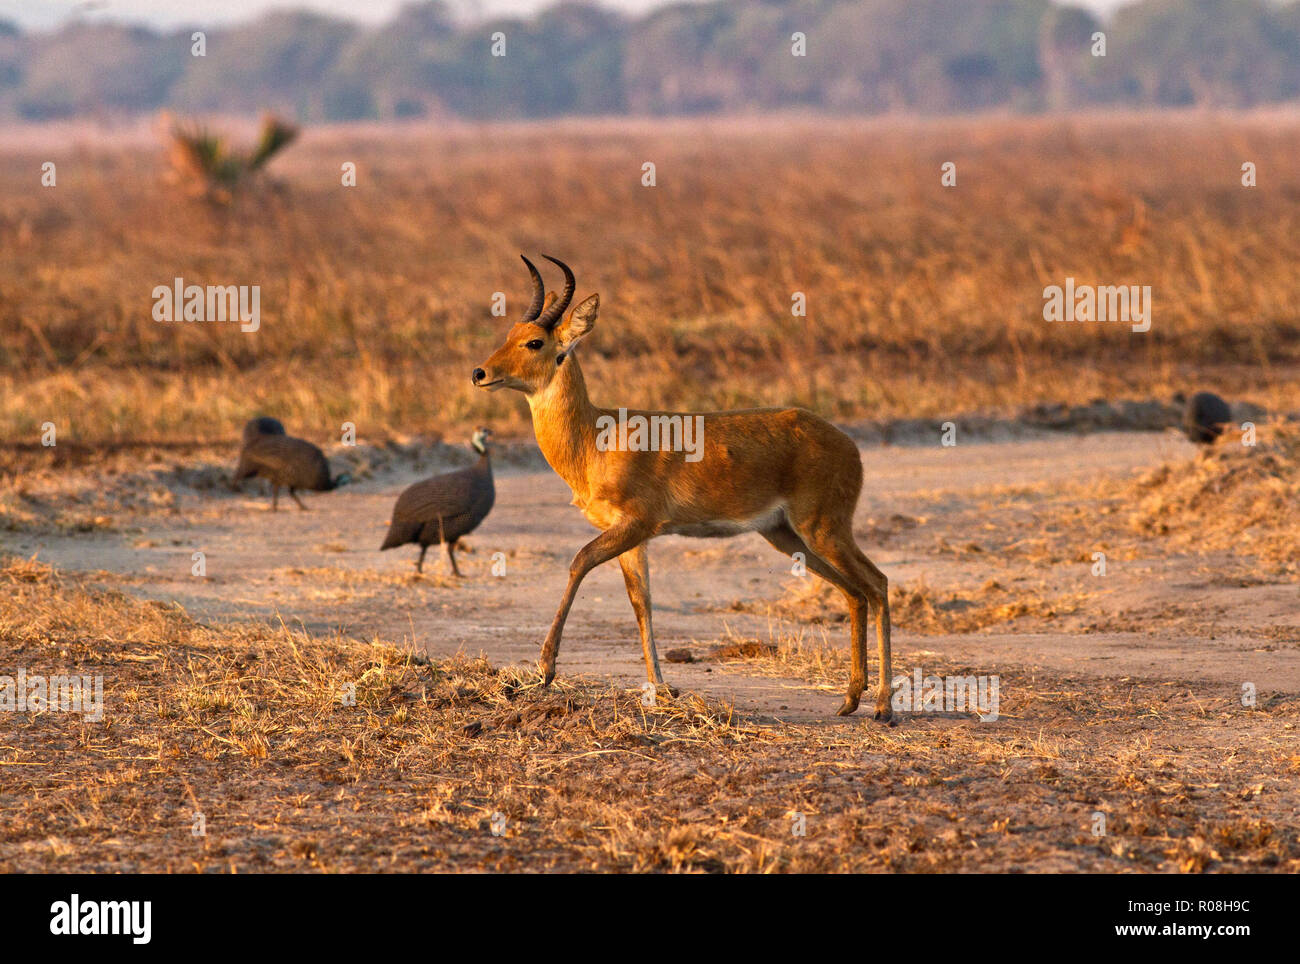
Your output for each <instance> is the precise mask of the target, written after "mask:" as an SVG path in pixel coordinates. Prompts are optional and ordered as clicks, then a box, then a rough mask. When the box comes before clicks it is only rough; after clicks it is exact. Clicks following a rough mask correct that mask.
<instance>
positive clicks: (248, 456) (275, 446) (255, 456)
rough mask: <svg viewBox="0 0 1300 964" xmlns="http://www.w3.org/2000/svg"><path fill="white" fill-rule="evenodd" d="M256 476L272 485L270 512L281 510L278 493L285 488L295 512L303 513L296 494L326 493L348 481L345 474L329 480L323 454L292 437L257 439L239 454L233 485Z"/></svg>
mask: <svg viewBox="0 0 1300 964" xmlns="http://www.w3.org/2000/svg"><path fill="white" fill-rule="evenodd" d="M254 476H259V477H261V478H263V479H266V480H267V481H268V482H270V483H271V509H272V511H274V510H276V509H278V508H279V507H280V489H281V488H287V489H288V490H289V495H290V496H291V497H292V498H293V501H294V502H297V503H298V508H300V509H306V508H307V507H306V506H305V505H303V504H302V500H301V499H300V498H298V491H299V490H302V491H307V492H328V491H329V490H331V489H337V488H338V487H339V486H340V485H345V484H346V483H348V482H350V481H351V476H349V475H348V474H347V473H346V472H344V473H342V474H340V475H338V476H336V477H334V478H331V477H330V466H329V462H327V461H326V460H325V453H324V452H322V451H321V450H320V449H318V448H317V447H316V446H314V445H312V444H311V443H310V442H308V441H305V440H303V439H300V438H294V437H293V436H292V435H258V436H256V437H255V438H253V439H252V440H251V441H249V442H247V443H246V444H245V445H244V448H243V450H242V451H241V452H240V453H239V467H238V468H236V469H235V478H234V482H235V484H236V485H238V484H239V483H240V482H242V481H243V480H244V479H249V478H252V477H254Z"/></svg>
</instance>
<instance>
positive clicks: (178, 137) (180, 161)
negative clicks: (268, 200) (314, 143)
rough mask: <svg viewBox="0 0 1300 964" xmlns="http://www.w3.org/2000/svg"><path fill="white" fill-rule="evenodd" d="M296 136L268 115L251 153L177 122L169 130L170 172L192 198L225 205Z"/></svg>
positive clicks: (293, 129) (202, 129)
mask: <svg viewBox="0 0 1300 964" xmlns="http://www.w3.org/2000/svg"><path fill="white" fill-rule="evenodd" d="M297 136H298V128H297V127H295V126H294V125H292V124H290V123H288V122H287V121H283V120H281V119H279V118H278V117H274V116H272V115H269V114H268V115H267V116H265V117H264V118H263V119H262V130H261V133H260V134H259V135H258V139H257V143H256V144H255V145H254V146H253V148H252V150H239V149H237V148H233V147H231V145H230V143H229V141H227V139H226V138H225V137H223V136H222V135H220V134H216V133H214V132H213V131H211V130H210V129H209V128H207V127H206V126H204V125H203V124H200V123H197V122H191V123H185V122H177V123H174V124H173V125H172V128H171V163H172V168H173V170H174V171H175V172H176V174H177V176H178V177H179V178H180V180H182V181H183V182H185V183H187V184H189V185H190V186H191V191H192V192H193V193H194V194H197V195H200V196H203V197H206V198H208V199H209V200H212V201H217V202H219V203H223V204H228V203H229V202H230V200H231V198H232V197H233V196H234V192H235V191H236V190H237V189H238V188H239V187H241V186H242V185H243V184H245V183H246V182H247V181H248V180H249V179H250V178H251V177H252V175H253V174H255V173H256V172H257V171H259V170H261V169H262V168H263V167H264V166H265V165H266V163H267V161H269V160H270V159H271V158H272V157H274V156H275V155H276V154H278V153H279V152H280V151H281V150H283V149H284V148H285V147H286V146H288V145H289V144H290V143H292V142H293V140H294V138H296V137H297Z"/></svg>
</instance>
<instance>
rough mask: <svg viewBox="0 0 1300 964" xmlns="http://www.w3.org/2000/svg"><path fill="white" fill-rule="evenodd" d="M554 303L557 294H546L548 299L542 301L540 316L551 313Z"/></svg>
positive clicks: (551, 292)
mask: <svg viewBox="0 0 1300 964" xmlns="http://www.w3.org/2000/svg"><path fill="white" fill-rule="evenodd" d="M554 302H555V292H554V291H548V292H546V297H545V298H543V299H542V310H541V312H540V314H543V315H544V314H546V312H548V311H550V310H551V305H552V304H553V303H554Z"/></svg>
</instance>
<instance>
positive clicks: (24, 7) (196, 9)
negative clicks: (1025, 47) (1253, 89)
mask: <svg viewBox="0 0 1300 964" xmlns="http://www.w3.org/2000/svg"><path fill="white" fill-rule="evenodd" d="M406 2H407V0H0V19H4V20H12V21H15V22H16V23H18V24H19V25H21V26H22V27H24V28H27V29H40V28H46V27H55V26H58V25H59V24H61V23H63V22H64V21H66V20H67V19H68V18H70V17H73V16H81V17H84V18H85V19H87V20H102V19H108V20H117V21H128V22H132V23H145V24H149V25H151V26H155V27H175V26H180V25H186V26H188V25H192V24H219V23H230V22H233V21H242V20H251V19H253V18H254V17H256V16H258V15H259V14H262V13H265V12H266V11H267V10H273V9H279V8H285V7H295V8H298V9H302V8H308V9H312V10H319V11H322V12H324V13H330V14H333V15H335V16H340V17H350V18H352V19H354V20H360V21H362V22H365V23H381V22H383V21H385V20H388V19H389V18H391V17H392V15H393V13H394V12H395V11H396V10H397V9H398V8H399V7H401V6H403V5H404V4H405V3H406ZM553 2H554V0H451V2H450V3H449V6H451V7H452V8H453V9H454V10H457V11H460V12H463V13H464V14H465V15H467V17H468V18H470V19H473V17H474V15H475V14H479V15H483V14H500V13H518V14H528V13H532V12H533V11H535V10H538V9H540V8H542V7H547V6H551V5H552V4H553ZM598 2H600V3H601V5H602V6H606V7H610V8H613V9H616V10H622V11H624V12H627V13H633V14H636V13H643V12H644V11H646V10H649V9H652V8H654V7H659V6H663V5H664V4H665V3H666V2H669V0H598ZM678 2H680V0H678ZM1071 2H1072V3H1074V4H1077V5H1079V6H1082V7H1089V8H1091V9H1092V10H1095V11H1097V12H1098V13H1109V12H1110V11H1111V10H1114V9H1115V8H1116V7H1120V6H1123V5H1124V4H1125V3H1127V2H1131V0H1071Z"/></svg>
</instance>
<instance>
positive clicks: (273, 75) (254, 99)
mask: <svg viewBox="0 0 1300 964" xmlns="http://www.w3.org/2000/svg"><path fill="white" fill-rule="evenodd" d="M358 29H359V28H357V27H356V26H354V25H352V24H350V23H346V22H344V21H341V20H334V19H332V18H330V17H326V16H322V15H320V14H315V13H307V12H304V11H290V12H273V13H269V14H267V15H266V16H264V17H262V18H260V19H259V20H256V21H254V22H253V23H250V24H246V25H243V26H239V27H234V28H231V29H227V30H214V31H211V32H210V33H209V34H208V37H207V56H205V57H191V56H190V55H189V42H188V39H187V40H186V41H185V43H184V47H183V51H184V54H185V58H184V59H185V73H184V75H183V76H182V77H181V78H180V80H179V82H178V83H177V84H176V87H175V89H174V90H173V92H172V96H171V99H170V100H171V103H172V104H173V105H174V106H176V107H178V108H181V109H184V110H187V111H216V110H220V111H233V112H238V113H256V112H258V111H262V110H267V109H270V110H276V111H279V112H281V113H286V114H291V115H293V116H296V117H299V118H302V119H319V118H322V117H323V116H324V91H323V89H322V88H323V82H324V80H325V78H326V76H327V75H328V74H329V72H330V70H331V68H332V67H333V66H334V64H335V63H336V62H337V60H338V58H339V56H340V55H341V53H342V52H343V50H344V49H345V47H346V46H347V45H348V43H349V42H350V41H351V40H352V38H353V37H354V36H355V35H356V33H357V32H358ZM186 36H187V37H188V35H186Z"/></svg>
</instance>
